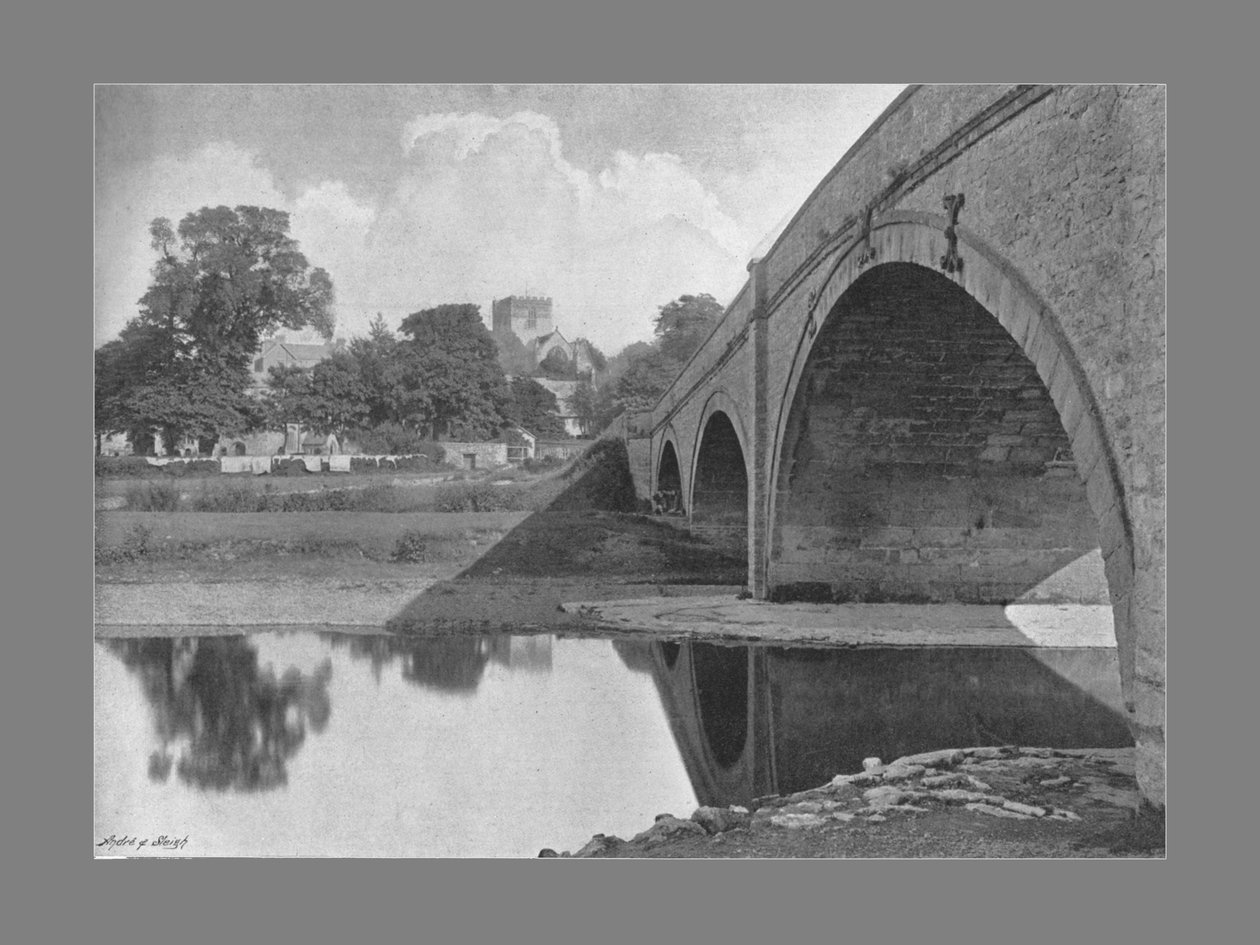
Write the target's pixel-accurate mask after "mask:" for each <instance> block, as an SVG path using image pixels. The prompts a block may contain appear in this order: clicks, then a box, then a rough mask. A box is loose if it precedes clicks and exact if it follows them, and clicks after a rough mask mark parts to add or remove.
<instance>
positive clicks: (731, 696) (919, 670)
mask: <svg viewBox="0 0 1260 945" xmlns="http://www.w3.org/2000/svg"><path fill="white" fill-rule="evenodd" d="M615 645H616V646H617V648H618V651H619V652H621V654H622V658H623V659H624V660H625V661H626V663H627V665H630V666H632V667H635V666H645V665H649V664H650V666H651V673H652V678H653V681H654V682H655V684H656V689H657V692H658V693H659V695H660V698H661V703H662V705H663V707H664V708H665V712H666V715H667V716H668V718H669V722H670V728H671V731H672V733H673V736H674V739H675V742H676V743H677V745H678V749H679V752H680V754H681V756H682V759H683V763H684V765H685V766H686V768H687V772H688V775H689V777H690V778H691V782H692V786H693V788H694V789H695V792H696V796H697V798H698V799H699V800H700V802H701V803H702V804H711V805H717V806H726V805H729V804H748V803H749V802H751V801H752V799H753V798H755V797H759V796H762V795H766V794H776V793H777V794H790V793H792V792H795V791H801V790H805V789H807V788H811V787H817V786H818V785H820V784H824V783H826V782H827V781H828V780H830V779H831V778H832V777H833V776H835V775H836V774H838V773H850V772H854V771H859V770H861V767H862V759H864V758H868V757H871V756H878V757H881V758H883V759H884V760H886V761H888V760H891V759H893V758H895V757H897V756H899V755H905V754H912V753H915V752H920V751H931V750H934V749H938V748H951V747H967V746H970V745H993V744H998V745H1003V744H1022V745H1038V746H1049V747H1057V748H1104V747H1120V746H1127V745H1131V744H1132V737H1131V735H1130V734H1129V730H1128V726H1127V724H1126V722H1125V718H1124V715H1123V700H1122V698H1121V695H1120V676H1119V666H1118V663H1117V658H1116V651H1115V650H1114V649H1102V648H1091V649H1085V648H1081V649H1042V650H1034V649H1024V648H1016V647H914V648H911V647H902V648H858V649H836V648H813V647H771V646H755V645H754V646H722V645H718V644H712V643H697V642H684V643H662V642H655V643H643V642H638V641H625V640H622V641H617V643H616V644H615ZM632 652H633V655H631V654H632ZM671 656H672V657H673V659H672V661H671V659H670V657H671ZM741 737H742V741H741V740H740V739H741Z"/></svg>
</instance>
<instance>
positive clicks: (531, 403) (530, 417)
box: [504, 377, 566, 437]
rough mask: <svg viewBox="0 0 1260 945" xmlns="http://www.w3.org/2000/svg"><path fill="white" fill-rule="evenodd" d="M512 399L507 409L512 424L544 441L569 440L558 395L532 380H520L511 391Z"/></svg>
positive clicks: (513, 382)
mask: <svg viewBox="0 0 1260 945" xmlns="http://www.w3.org/2000/svg"><path fill="white" fill-rule="evenodd" d="M509 390H510V393H511V399H510V400H509V401H508V402H507V405H506V406H505V408H504V415H505V417H506V418H507V419H508V420H511V421H512V422H513V423H515V424H518V425H519V426H522V427H524V428H525V429H526V430H528V431H529V432H530V433H533V434H534V435H535V436H540V437H562V436H565V435H566V433H565V429H564V421H562V420H561V419H560V417H559V415H558V411H559V405H558V403H557V401H556V395H555V394H553V393H552V392H551V391H549V390H547V388H545V387H543V386H542V385H541V384H539V383H538V382H537V381H536V380H534V379H533V378H531V377H517V378H514V379H513V380H512V384H511V386H510V388H509Z"/></svg>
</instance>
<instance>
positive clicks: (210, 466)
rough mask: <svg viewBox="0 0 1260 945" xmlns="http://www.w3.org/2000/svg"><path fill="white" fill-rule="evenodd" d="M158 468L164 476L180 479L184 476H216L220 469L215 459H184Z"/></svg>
mask: <svg viewBox="0 0 1260 945" xmlns="http://www.w3.org/2000/svg"><path fill="white" fill-rule="evenodd" d="M160 468H161V470H162V472H163V473H164V474H165V475H167V476H173V477H175V478H176V479H182V478H183V477H184V476H205V475H218V473H219V468H220V467H219V461H218V460H217V459H185V460H179V461H177V462H173V463H167V464H166V465H165V466H162V467H160Z"/></svg>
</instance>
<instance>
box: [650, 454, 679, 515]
mask: <svg viewBox="0 0 1260 945" xmlns="http://www.w3.org/2000/svg"><path fill="white" fill-rule="evenodd" d="M655 486H656V488H655V489H654V490H653V492H652V506H653V511H654V512H656V513H657V514H658V515H684V514H686V502H685V499H684V495H685V494H684V492H683V481H682V466H681V465H680V464H679V462H678V450H677V449H676V448H675V447H674V441H673V439H672V438H667V439H666V440H665V442H664V444H663V445H662V446H661V454H660V457H659V458H658V459H657V463H656V469H655Z"/></svg>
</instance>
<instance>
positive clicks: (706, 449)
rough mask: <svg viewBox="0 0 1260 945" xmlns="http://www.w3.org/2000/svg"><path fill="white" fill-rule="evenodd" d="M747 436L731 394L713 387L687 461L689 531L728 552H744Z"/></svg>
mask: <svg viewBox="0 0 1260 945" xmlns="http://www.w3.org/2000/svg"><path fill="white" fill-rule="evenodd" d="M748 446H749V439H748V436H747V432H746V431H745V430H744V429H743V424H742V422H741V420H740V413H739V409H738V407H737V405H736V404H735V401H734V399H733V398H732V397H731V396H730V394H728V393H727V392H726V391H717V392H715V393H714V394H713V395H712V396H710V397H709V400H708V401H707V402H706V404H705V408H704V410H703V411H702V413H701V421H700V425H699V428H698V430H697V432H696V439H695V455H694V456H693V458H692V462H691V490H690V501H689V505H688V508H689V511H690V524H691V532H692V534H693V535H697V536H699V537H702V538H704V539H705V540H707V541H709V542H710V543H712V544H714V545H717V546H718V547H721V548H723V549H725V550H727V551H729V552H730V553H731V554H739V555H746V554H747V552H748V526H749V507H750V505H751V497H750V491H749V482H750V481H751V476H750V473H749V461H748V457H749V452H748Z"/></svg>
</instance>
